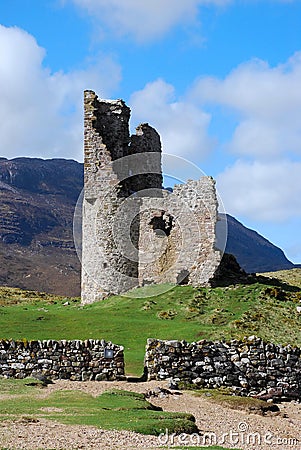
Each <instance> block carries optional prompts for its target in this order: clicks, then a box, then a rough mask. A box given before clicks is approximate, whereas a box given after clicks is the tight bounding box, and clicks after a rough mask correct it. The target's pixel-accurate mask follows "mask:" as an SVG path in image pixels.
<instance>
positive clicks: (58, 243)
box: [0, 158, 83, 296]
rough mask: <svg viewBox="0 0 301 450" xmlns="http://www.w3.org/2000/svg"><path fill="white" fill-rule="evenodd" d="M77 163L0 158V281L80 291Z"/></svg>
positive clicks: (54, 290)
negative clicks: (76, 240)
mask: <svg viewBox="0 0 301 450" xmlns="http://www.w3.org/2000/svg"><path fill="white" fill-rule="evenodd" d="M82 186H83V167H82V164H80V163H77V162H76V161H72V160H64V159H51V160H42V159H36V158H34V159H31V158H16V159H13V160H7V159H4V158H2V159H1V160H0V264H1V265H0V284H1V285H8V286H14V287H20V288H23V289H30V290H31V289H33V290H39V291H46V292H50V293H55V294H61V295H70V296H77V295H79V294H80V277H79V273H80V263H79V260H78V258H77V254H76V251H75V248H74V244H73V232H72V230H73V227H72V224H73V214H74V207H75V204H76V201H77V198H78V195H79V193H80V191H81V189H82Z"/></svg>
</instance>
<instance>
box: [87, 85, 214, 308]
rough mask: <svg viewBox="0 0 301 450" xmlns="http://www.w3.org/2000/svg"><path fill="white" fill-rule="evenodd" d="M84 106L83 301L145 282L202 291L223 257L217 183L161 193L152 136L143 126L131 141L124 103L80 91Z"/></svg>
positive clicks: (155, 143) (158, 158)
mask: <svg viewBox="0 0 301 450" xmlns="http://www.w3.org/2000/svg"><path fill="white" fill-rule="evenodd" d="M84 107H85V108H84V109H85V119H84V128H85V131H84V132H85V136H84V150H85V164H84V167H85V188H84V200H83V222H82V225H83V226H82V235H83V239H82V302H83V303H91V302H93V301H95V300H99V299H102V298H104V297H106V296H107V295H109V294H118V293H124V292H127V291H128V290H130V289H132V288H133V287H136V286H142V285H144V284H148V283H163V282H168V283H182V282H183V283H190V284H193V285H195V286H198V285H204V284H207V283H208V281H209V280H210V279H211V278H212V277H213V275H214V273H215V270H216V268H217V267H218V265H219V261H220V258H221V255H220V252H218V251H217V250H215V225H216V221H217V199H216V193H215V183H214V180H213V179H212V178H211V177H202V178H201V179H200V180H198V181H189V182H188V183H187V184H185V185H179V186H176V187H175V188H174V191H173V192H172V193H170V192H168V191H166V190H164V189H162V170H161V142H160V136H159V134H158V133H157V131H156V130H154V128H152V127H151V126H149V125H148V124H146V123H143V124H141V125H139V126H138V127H137V128H136V134H135V135H133V136H130V135H129V118H130V110H129V108H128V107H127V106H126V105H125V103H124V102H123V101H122V100H116V101H108V100H99V99H98V97H97V96H96V94H95V93H94V92H93V91H85V97H84Z"/></svg>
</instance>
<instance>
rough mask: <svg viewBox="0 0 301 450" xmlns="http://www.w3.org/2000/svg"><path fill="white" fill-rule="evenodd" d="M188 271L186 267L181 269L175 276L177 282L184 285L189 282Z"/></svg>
mask: <svg viewBox="0 0 301 450" xmlns="http://www.w3.org/2000/svg"><path fill="white" fill-rule="evenodd" d="M189 275H190V273H189V271H188V270H186V269H183V270H181V272H180V273H179V274H178V276H177V284H180V285H185V284H189Z"/></svg>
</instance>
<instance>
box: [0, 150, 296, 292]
mask: <svg viewBox="0 0 301 450" xmlns="http://www.w3.org/2000/svg"><path fill="white" fill-rule="evenodd" d="M82 188H83V165H82V164H80V163H78V162H76V161H73V160H65V159H49V160H43V159H38V158H15V159H12V160H7V159H5V158H0V285H7V286H13V287H20V288H23V289H28V290H39V291H45V292H49V293H54V294H59V295H68V296H78V295H80V262H79V259H78V257H77V253H76V250H75V248H74V242H73V215H74V209H75V205H76V202H77V199H78V196H79V195H80V192H81V190H82ZM220 219H221V221H220V224H219V227H221V225H222V223H223V221H225V220H226V219H227V224H228V240H227V245H226V252H228V253H231V254H233V255H234V256H235V257H236V258H237V260H238V262H239V264H240V265H241V267H242V268H243V269H245V270H246V271H247V272H262V271H273V270H279V269H289V268H292V267H294V265H293V264H292V263H291V262H290V261H288V259H287V258H286V257H285V255H284V253H283V251H282V250H281V249H279V248H278V247H276V246H275V245H273V244H272V243H270V242H269V241H268V240H267V239H265V238H264V237H262V236H260V235H259V234H258V233H256V231H253V230H250V229H248V228H246V227H245V226H244V225H242V224H241V223H240V222H239V221H238V220H236V219H235V218H234V217H231V216H229V215H221V217H220Z"/></svg>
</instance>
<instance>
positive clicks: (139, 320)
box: [0, 283, 301, 375]
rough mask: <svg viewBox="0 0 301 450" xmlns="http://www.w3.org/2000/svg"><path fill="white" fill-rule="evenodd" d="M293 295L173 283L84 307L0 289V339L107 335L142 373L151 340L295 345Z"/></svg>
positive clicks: (299, 336)
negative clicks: (256, 339) (145, 294)
mask: <svg viewBox="0 0 301 450" xmlns="http://www.w3.org/2000/svg"><path fill="white" fill-rule="evenodd" d="M159 288H160V287H158V289H159ZM154 289H155V288H154V287H152V291H154ZM285 289H286V288H285ZM152 293H154V292H152ZM66 300H68V301H69V303H70V304H69V305H68V306H64V303H65V302H66ZM299 300H300V292H295V291H294V290H292V291H290V290H287V289H286V290H283V289H282V288H281V287H276V288H269V287H267V285H264V284H260V283H255V284H250V285H241V286H239V285H237V286H230V287H223V288H214V289H213V288H208V289H207V288H200V289H195V288H193V287H191V286H177V287H175V288H174V289H172V290H169V291H168V292H165V293H163V294H160V295H157V296H152V297H149V298H128V297H124V296H113V297H110V298H107V299H105V300H103V301H100V302H96V303H93V304H91V305H85V306H82V305H81V304H80V299H76V298H75V299H66V298H63V297H56V296H51V295H47V294H38V293H31V292H28V291H20V290H17V289H9V288H2V289H0V330H1V335H0V338H4V339H23V338H26V339H28V340H35V339H58V340H59V339H105V340H111V341H113V342H114V343H116V344H119V345H123V346H124V347H125V361H126V373H127V374H132V375H141V373H142V371H143V358H144V351H145V344H146V340H147V338H151V337H152V338H158V339H179V340H182V339H185V340H186V341H189V342H192V341H198V340H200V339H211V340H215V339H231V338H242V337H243V336H246V335H250V334H256V335H258V336H260V337H262V338H264V339H266V340H267V341H273V342H275V343H283V344H287V343H290V344H292V345H298V346H301V331H300V325H301V318H300V317H301V315H300V314H299V313H297V311H296V305H297V304H299Z"/></svg>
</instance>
